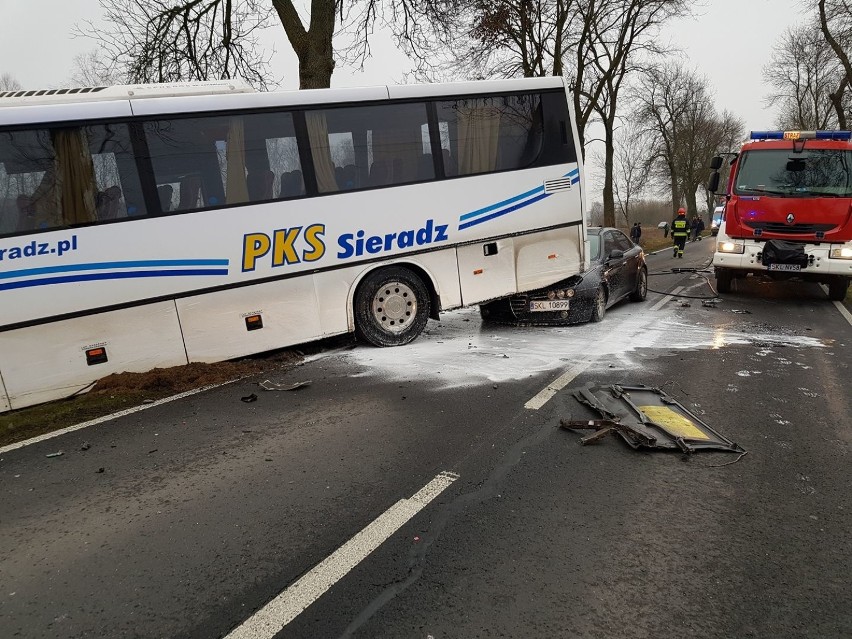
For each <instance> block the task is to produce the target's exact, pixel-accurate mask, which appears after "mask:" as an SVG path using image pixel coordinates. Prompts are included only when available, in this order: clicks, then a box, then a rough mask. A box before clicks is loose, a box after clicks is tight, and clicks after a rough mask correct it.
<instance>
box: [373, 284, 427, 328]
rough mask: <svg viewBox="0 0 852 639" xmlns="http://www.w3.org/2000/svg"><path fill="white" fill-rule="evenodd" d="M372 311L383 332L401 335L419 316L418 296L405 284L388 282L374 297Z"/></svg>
mask: <svg viewBox="0 0 852 639" xmlns="http://www.w3.org/2000/svg"><path fill="white" fill-rule="evenodd" d="M371 310H372V312H373V318H374V319H375V320H376V323H377V324H378V325H379V326H381V327H382V329H383V330H386V331H388V332H389V333H401V332H402V331H404V330H405V329H406V328H408V325H409V324H411V320H412V319H413V318H414V317H415V316H416V315H417V296H416V295H415V294H414V290H413V289H412V288H411V287H410V286H408V284H405V283H404V282H398V281H395V282H387V283H386V284H384V285H382V286H381V287H380V288H379V290H378V291H376V294H375V296H373V303H372V305H371Z"/></svg>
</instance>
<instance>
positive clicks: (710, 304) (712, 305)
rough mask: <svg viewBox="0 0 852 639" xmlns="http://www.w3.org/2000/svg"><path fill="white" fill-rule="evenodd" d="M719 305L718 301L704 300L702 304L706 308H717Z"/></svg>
mask: <svg viewBox="0 0 852 639" xmlns="http://www.w3.org/2000/svg"><path fill="white" fill-rule="evenodd" d="M718 304H719V300H718V299H713V300H704V301H703V302H701V306H703V307H705V308H716V307H717V306H718Z"/></svg>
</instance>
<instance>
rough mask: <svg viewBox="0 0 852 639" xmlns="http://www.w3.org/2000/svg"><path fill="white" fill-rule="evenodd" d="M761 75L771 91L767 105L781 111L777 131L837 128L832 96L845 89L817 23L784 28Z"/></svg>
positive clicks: (840, 71) (839, 69)
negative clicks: (779, 129) (778, 129)
mask: <svg viewBox="0 0 852 639" xmlns="http://www.w3.org/2000/svg"><path fill="white" fill-rule="evenodd" d="M763 76H764V78H765V79H766V81H767V82H768V83H769V84H770V85H771V86H772V88H773V91H772V93H770V94H769V96H768V97H767V99H766V104H767V106H770V107H776V108H779V109H780V117H779V121H778V126H779V127H780V128H782V129H803V130H815V129H827V128H830V127H833V126H835V125H836V123H837V113H836V111H835V108H834V106H833V104H832V98H831V95H832V93H833V92H836V91H837V90H838V87H842V86H845V74H844V71H843V67H842V65H841V64H840V61H839V60H838V59H837V56H836V55H835V54H834V51H832V49H831V47H830V46H829V45H828V43H827V42H826V41H825V38H824V37H823V35H822V33H821V31H820V27H819V25H818V24H816V23H810V24H808V23H806V24H802V25H799V26H797V27H791V28H789V29H787V30H786V31H785V32H784V35H783V36H782V37H781V40H780V41H779V42H778V43H776V45H775V47H774V50H773V54H772V59H771V61H770V63H769V64H768V65H767V66H766V67H764V70H763ZM842 90H843V89H842V88H841V91H842Z"/></svg>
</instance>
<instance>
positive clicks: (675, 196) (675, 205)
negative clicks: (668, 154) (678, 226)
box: [669, 162, 680, 217]
mask: <svg viewBox="0 0 852 639" xmlns="http://www.w3.org/2000/svg"><path fill="white" fill-rule="evenodd" d="M669 177H670V178H671V183H672V186H671V188H672V213H673V215H672V217H674V216H675V215H677V210H678V209H679V208H680V189H678V188H677V168H675V165H674V163H673V162H669Z"/></svg>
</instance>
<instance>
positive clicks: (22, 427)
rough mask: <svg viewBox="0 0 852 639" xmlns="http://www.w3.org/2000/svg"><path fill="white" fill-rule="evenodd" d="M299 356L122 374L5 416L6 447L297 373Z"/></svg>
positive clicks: (0, 433)
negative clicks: (176, 398)
mask: <svg viewBox="0 0 852 639" xmlns="http://www.w3.org/2000/svg"><path fill="white" fill-rule="evenodd" d="M301 359H302V354H301V353H300V352H299V351H289V350H288V351H277V352H275V353H272V354H267V355H264V356H258V357H254V358H250V359H244V360H237V361H231V362H219V363H216V364H189V365H188V366H175V367H173V368H155V369H154V370H152V371H149V372H147V373H119V374H115V375H109V376H108V377H104V378H103V379H101V380H99V381H98V382H97V384H95V386H94V388H92V390H90V391H89V392H87V393H84V394H81V395H76V396H74V397H70V398H68V399H63V400H59V401H55V402H50V403H48V404H40V405H38V406H32V407H30V408H22V409H20V410H16V411H11V412H8V413H0V446H5V445H7V444H13V443H16V442H19V441H23V440H25V439H29V438H31V437H37V436H38V435H44V434H45V433H51V432H53V431H55V430H59V429H61V428H66V427H68V426H74V425H75V424H80V423H82V422H86V421H89V420H90V419H96V418H98V417H103V416H105V415H110V414H111V413H115V412H118V411H122V410H126V409H128V408H133V407H134V406H139V405H140V404H143V403H145V402H146V401H156V400H158V399H163V398H165V397H171V396H172V395H177V394H178V393H184V392H186V391H189V390H193V389H196V388H201V387H202V386H208V385H211V384H223V383H225V382H229V381H232V380H235V379H239V378H241V377H246V376H249V375H256V374H260V373H271V372H274V371H276V370H278V371H281V370H284V369H287V368H292V367H293V366H294V365H295V364H296V363H298V362H299V361H301Z"/></svg>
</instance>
